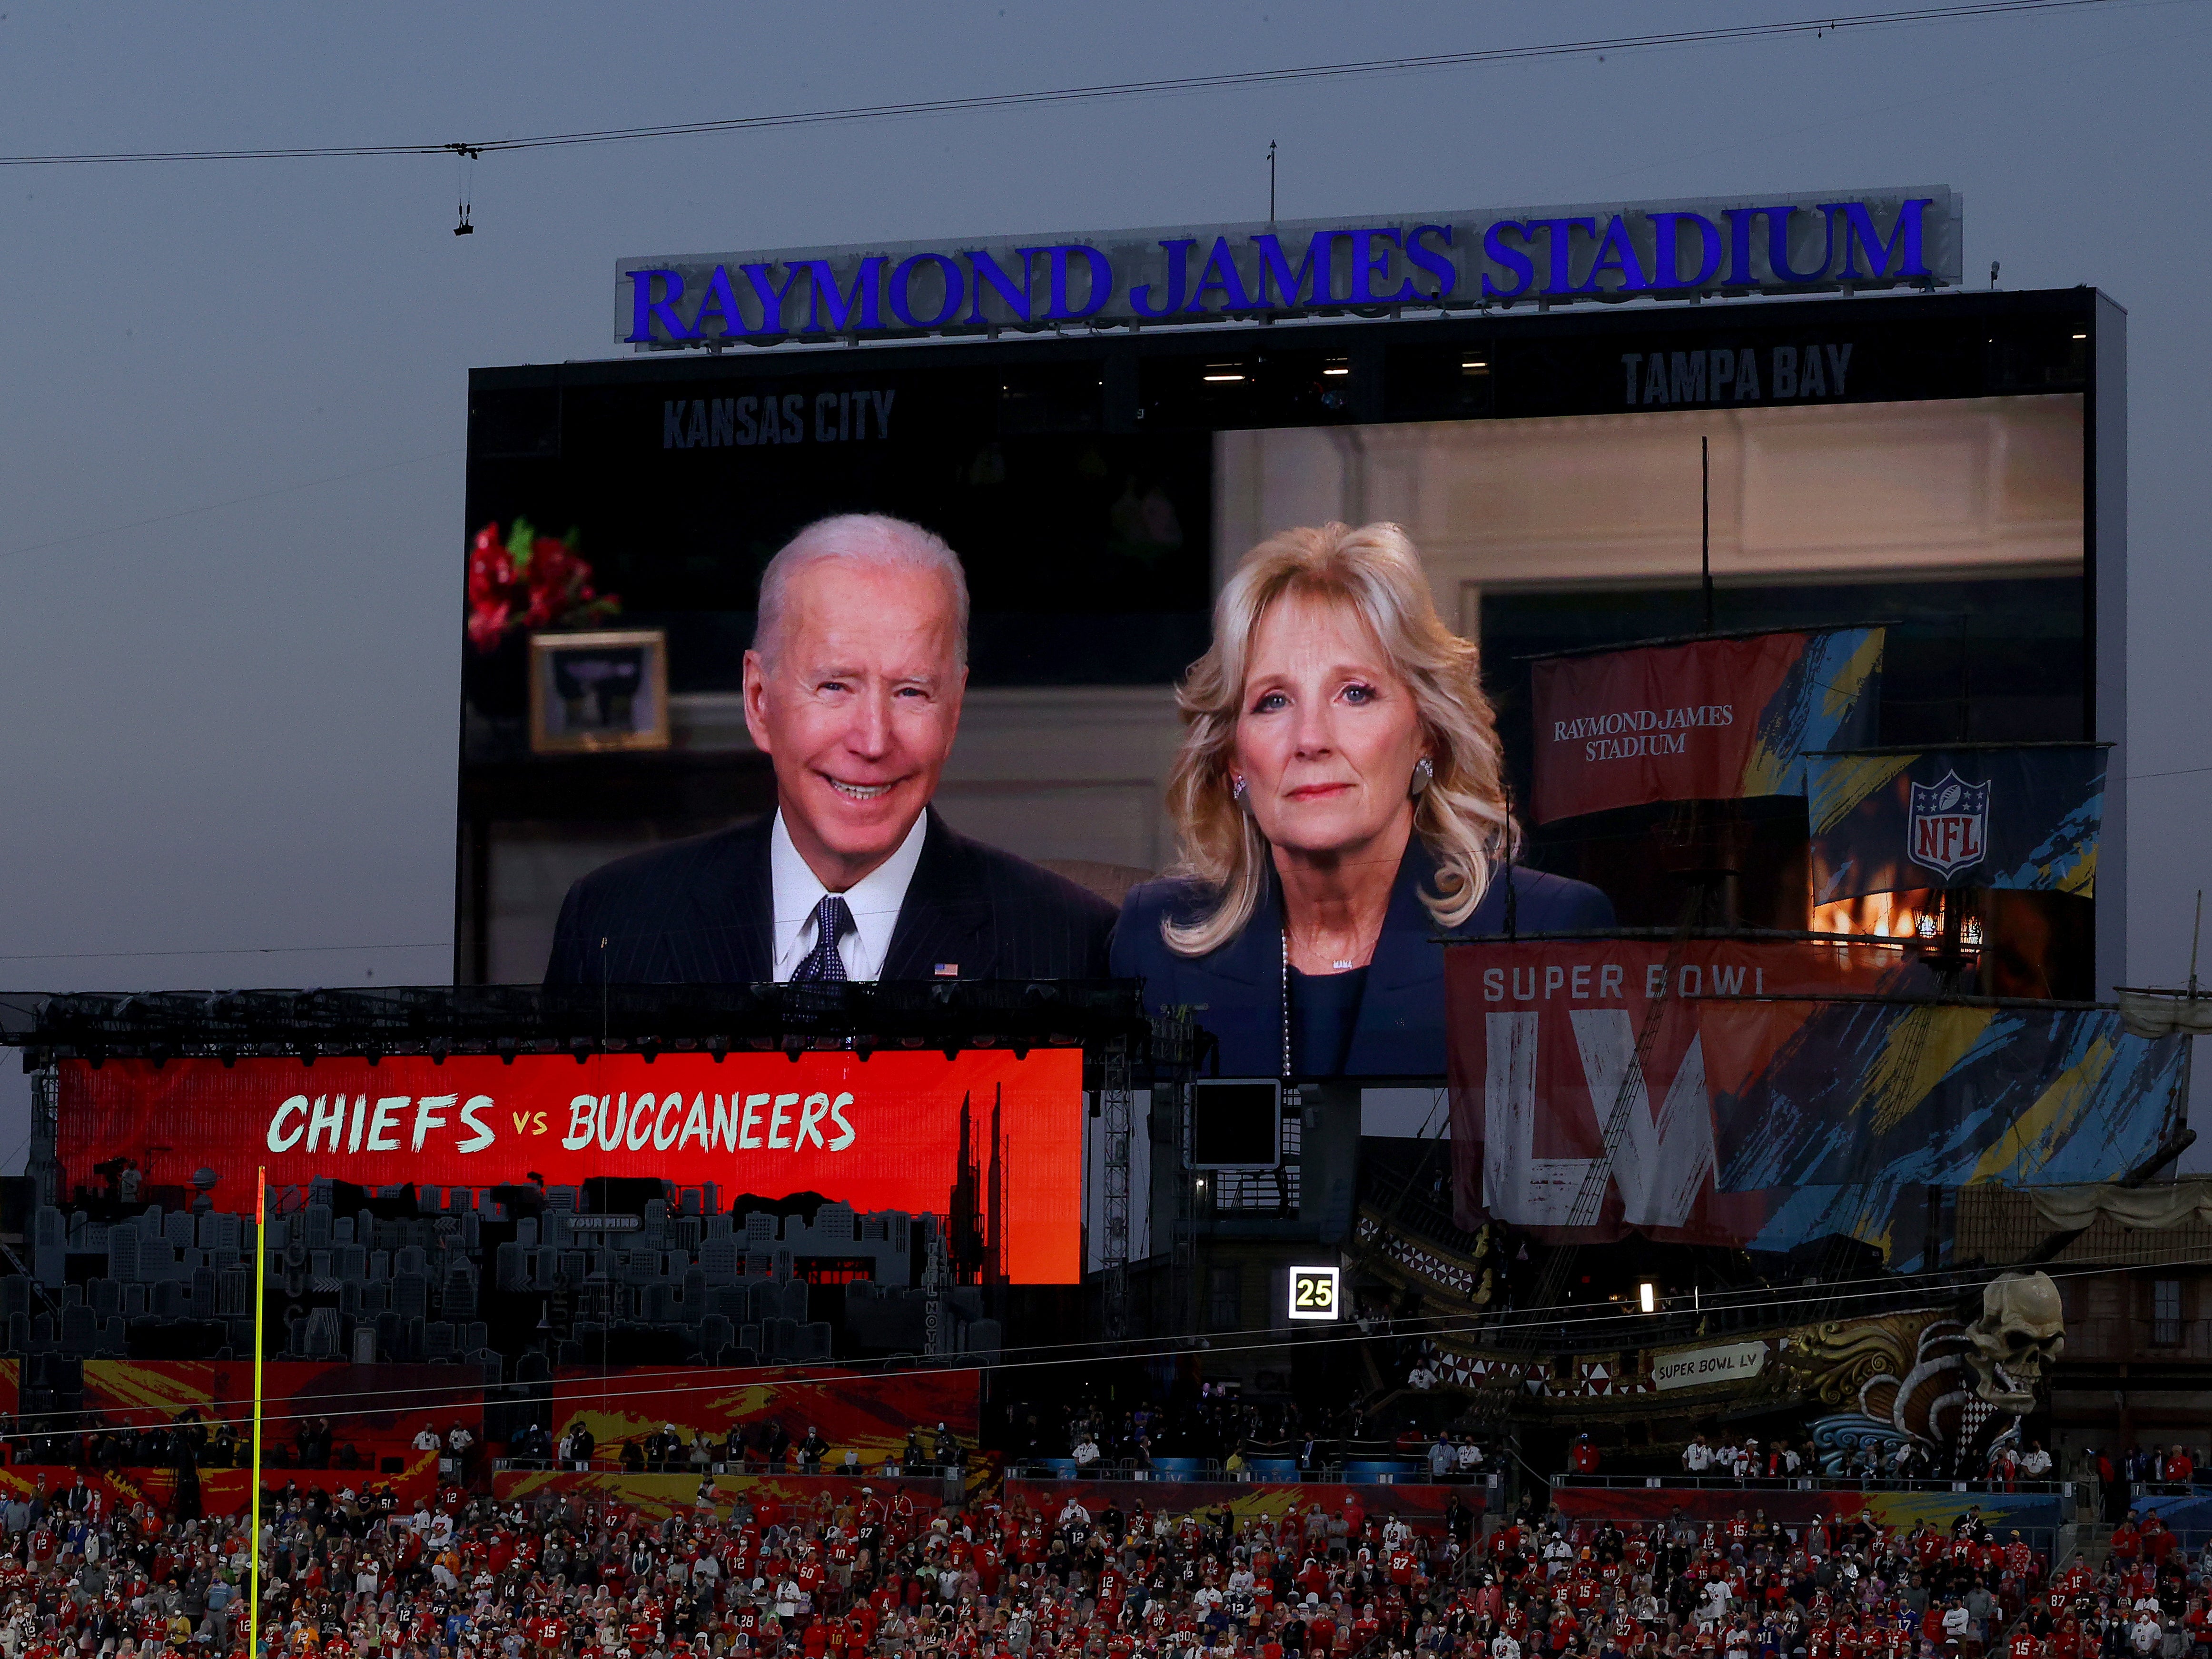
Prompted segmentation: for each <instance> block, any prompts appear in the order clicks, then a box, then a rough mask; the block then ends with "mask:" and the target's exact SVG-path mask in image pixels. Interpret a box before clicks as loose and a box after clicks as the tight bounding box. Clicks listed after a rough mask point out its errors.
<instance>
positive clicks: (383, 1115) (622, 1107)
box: [58, 1048, 1083, 1284]
mask: <svg viewBox="0 0 2212 1659" xmlns="http://www.w3.org/2000/svg"><path fill="white" fill-rule="evenodd" d="M1082 1091H1083V1056H1082V1054H1081V1053H1080V1051H1079V1050H1077V1049H1073V1048H1054V1049H1032V1050H1031V1051H1030V1052H1029V1053H1028V1054H1025V1055H1024V1056H1022V1057H1021V1058H1019V1059H1017V1058H1016V1057H1015V1056H1013V1055H1012V1054H1006V1053H1003V1052H1000V1051H995V1050H975V1049H970V1050H968V1051H965V1052H963V1053H962V1054H957V1055H955V1056H954V1057H952V1058H951V1059H949V1060H948V1059H947V1058H945V1056H944V1055H943V1054H937V1053H934V1052H932V1053H928V1054H914V1053H878V1054H874V1055H873V1056H872V1057H871V1058H869V1059H867V1060H862V1059H860V1057H859V1056H858V1055H856V1054H850V1053H845V1052H833V1053H809V1054H801V1055H799V1057H798V1059H797V1060H791V1059H788V1058H787V1057H785V1056H784V1055H782V1054H773V1055H763V1054H745V1055H737V1054H732V1055H731V1056H729V1057H728V1058H727V1059H726V1060H721V1061H720V1062H719V1063H718V1062H716V1061H715V1060H713V1059H712V1058H710V1057H709V1056H708V1055H705V1054H662V1055H660V1056H659V1057H658V1059H657V1060H652V1061H648V1060H645V1059H644V1058H643V1057H642V1056H641V1055H636V1054H607V1055H595V1056H593V1057H592V1059H591V1060H589V1061H588V1062H586V1064H584V1065H578V1064H577V1063H576V1062H575V1060H574V1059H572V1058H569V1057H567V1056H556V1055H523V1056H520V1057H518V1058H517V1059H515V1060H513V1062H512V1063H511V1064H502V1063H501V1061H500V1060H497V1059H495V1058H492V1057H489V1056H483V1055H469V1056H456V1057H454V1058H453V1059H450V1060H446V1061H445V1062H444V1063H443V1064H438V1063H435V1062H433V1061H431V1060H428V1059H425V1058H422V1057H419V1056H409V1057H404V1058H396V1059H390V1060H384V1061H383V1062H381V1063H380V1064H379V1065H374V1066H372V1065H370V1064H368V1062H367V1061H366V1060H320V1061H318V1062H317V1063H316V1064H314V1065H313V1066H308V1065H307V1064H305V1063H303V1062H301V1061H299V1060H267V1059H252V1060H238V1061H237V1062H236V1063H235V1064H234V1065H230V1066H225V1065H223V1064H222V1063H221V1062H220V1061H217V1060H170V1061H168V1062H167V1064H166V1065H162V1066H155V1064H154V1063H153V1062H151V1061H149V1060H109V1061H107V1062H106V1064H105V1065H103V1066H100V1067H98V1068H94V1066H91V1065H90V1064H89V1063H88V1062H86V1061H82V1060H66V1061H64V1062H63V1064H62V1067H61V1112H60V1133H59V1136H58V1141H59V1145H58V1152H59V1156H60V1162H61V1166H62V1170H63V1175H64V1182H65V1186H64V1190H67V1188H68V1186H69V1185H86V1186H91V1185H94V1184H95V1183H96V1180H97V1177H96V1176H95V1175H94V1165H96V1164H100V1163H102V1162H104V1161H105V1160H107V1159H110V1158H117V1157H128V1158H133V1159H135V1160H136V1161H137V1164H138V1167H139V1170H140V1172H141V1179H142V1180H143V1181H145V1182H158V1183H161V1184H168V1185H188V1184H189V1183H190V1182H191V1179H192V1176H193V1174H194V1172H195V1171H197V1170H200V1169H201V1168H203V1167H204V1168H207V1169H210V1170H213V1171H214V1172H215V1175H216V1190H215V1199H216V1206H217V1207H218V1208H221V1209H224V1210H231V1211H250V1210H251V1208H252V1201H253V1182H254V1170H255V1168H256V1166H258V1165H264V1164H265V1165H266V1166H267V1167H268V1170H269V1180H270V1184H271V1185H272V1186H301V1185H305V1184H306V1183H307V1182H309V1181H312V1180H313V1179H315V1178H316V1177H318V1176H329V1177H332V1178H334V1179H337V1180H340V1181H347V1182H354V1183H356V1185H359V1186H363V1187H372V1188H373V1187H379V1186H392V1185H398V1184H399V1183H402V1182H415V1183H417V1184H425V1185H433V1186H453V1187H468V1188H484V1187H492V1186H498V1185H501V1184H504V1183H520V1182H525V1181H527V1180H529V1179H530V1178H531V1176H532V1175H533V1174H535V1175H537V1176H542V1177H543V1178H544V1181H545V1183H546V1184H547V1185H548V1186H573V1185H576V1184H578V1183H580V1182H583V1181H584V1180H585V1179H586V1178H587V1177H589V1176H646V1177H651V1178H657V1179H660V1180H665V1181H671V1182H675V1183H677V1184H678V1186H700V1185H703V1184H704V1183H706V1182H714V1183H716V1184H717V1185H718V1187H719V1188H720V1194H721V1196H722V1197H723V1198H724V1199H727V1198H729V1197H733V1196H735V1195H736V1194H741V1193H756V1194H762V1195H763V1196H768V1197H775V1196H781V1195H782V1194H792V1193H805V1192H813V1193H819V1194H822V1195H823V1197H825V1198H829V1199H831V1200H837V1201H840V1202H842V1203H846V1204H849V1205H851V1206H853V1208H854V1210H855V1211H859V1212H870V1211H878V1210H904V1211H907V1212H909V1213H915V1214H939V1215H945V1214H951V1215H956V1216H957V1215H963V1214H969V1215H973V1216H975V1218H977V1219H978V1221H979V1223H980V1225H981V1228H982V1236H983V1237H984V1238H985V1239H986V1240H987V1244H988V1247H989V1249H991V1250H992V1251H993V1252H994V1254H995V1255H996V1257H997V1259H998V1262H999V1265H1000V1270H1001V1271H1002V1272H1003V1273H1004V1274H1005V1276H1006V1278H1007V1279H1009V1280H1011V1281H1012V1282H1015V1283H1020V1284H1073V1283H1074V1282H1076V1280H1077V1279H1079V1277H1080V1274H1081V1267H1082V1260H1081V1237H1080V1230H1081V1216H1082V1212H1083V1206H1082V1195H1083V1194H1082V1171H1083V1093H1082Z"/></svg>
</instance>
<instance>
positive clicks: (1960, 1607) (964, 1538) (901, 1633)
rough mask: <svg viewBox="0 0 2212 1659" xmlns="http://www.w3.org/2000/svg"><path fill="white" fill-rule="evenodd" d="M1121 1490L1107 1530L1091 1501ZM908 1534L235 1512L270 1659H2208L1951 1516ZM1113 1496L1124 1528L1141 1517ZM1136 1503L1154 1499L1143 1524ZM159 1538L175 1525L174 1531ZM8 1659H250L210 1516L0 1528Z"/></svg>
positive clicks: (1292, 1513)
mask: <svg viewBox="0 0 2212 1659" xmlns="http://www.w3.org/2000/svg"><path fill="white" fill-rule="evenodd" d="M1123 1492H1127V1494H1128V1495H1129V1496H1130V1498H1131V1499H1132V1501H1130V1502H1129V1503H1128V1504H1127V1506H1126V1507H1124V1506H1123V1504H1121V1501H1120V1498H1121V1495H1122V1493H1123ZM1061 1493H1062V1494H1063V1495H1060V1496H1056V1497H1055V1498H1054V1500H1053V1504H1057V1507H1056V1508H1055V1507H1053V1504H1047V1505H1045V1506H1044V1507H1042V1508H1031V1507H1030V1506H1029V1505H1027V1504H1024V1503H1022V1502H1020V1501H1018V1499H1017V1500H1012V1501H1003V1502H1002V1501H1000V1500H999V1499H998V1498H992V1497H989V1496H985V1497H983V1498H979V1499H978V1500H976V1501H975V1502H973V1503H972V1504H969V1506H968V1507H967V1508H965V1509H959V1508H952V1509H947V1510H943V1511H939V1512H932V1511H931V1510H928V1509H927V1506H926V1505H925V1506H918V1505H917V1504H915V1501H914V1499H913V1498H912V1497H911V1496H910V1495H909V1494H908V1491H907V1490H906V1489H904V1488H892V1487H889V1486H887V1487H886V1488H885V1490H884V1492H882V1493H878V1492H877V1491H876V1490H875V1489H873V1488H872V1487H871V1486H866V1485H865V1484H860V1483H854V1482H835V1483H828V1482H825V1483H823V1490H822V1492H821V1495H820V1496H819V1497H818V1498H815V1499H814V1500H812V1501H811V1502H807V1503H805V1504H800V1505H799V1506H797V1507H789V1506H787V1504H786V1502H785V1500H784V1499H783V1498H781V1497H779V1496H777V1495H776V1493H775V1490H774V1489H773V1488H769V1487H757V1488H753V1489H751V1490H750V1492H740V1493H739V1494H738V1496H737V1497H736V1498H735V1500H734V1502H732V1501H731V1500H730V1499H728V1498H726V1497H725V1498H720V1499H718V1498H717V1495H716V1492H715V1488H714V1483H713V1482H712V1481H711V1480H702V1483H701V1488H700V1491H699V1493H698V1495H697V1501H696V1504H694V1505H693V1506H691V1507H690V1509H688V1510H683V1511H680V1512H678V1513H676V1514H673V1515H670V1516H653V1515H651V1514H648V1513H647V1512H645V1511H643V1510H640V1509H638V1508H635V1507H633V1506H631V1505H629V1504H626V1503H624V1502H623V1501H622V1500H621V1499H620V1498H617V1497H616V1496H615V1495H613V1494H611V1493H610V1492H603V1491H598V1490H592V1491H578V1492H560V1493H548V1494H541V1495H539V1496H538V1497H537V1498H534V1499H532V1500H530V1501H529V1502H527V1503H524V1504H513V1503H510V1504H501V1503H497V1502H495V1501H494V1500H493V1499H492V1498H489V1497H488V1496H485V1495H483V1494H481V1493H477V1494H473V1495H472V1494H471V1493H469V1492H465V1491H464V1490H462V1489H461V1488H460V1487H459V1486H448V1487H447V1488H446V1489H445V1490H443V1491H442V1492H440V1493H439V1494H438V1496H437V1497H436V1498H435V1501H426V1502H424V1503H423V1504H421V1505H420V1506H419V1507H417V1508H415V1509H413V1510H409V1509H408V1508H407V1507H406V1506H405V1505H404V1504H400V1503H398V1501H397V1500H395V1499H394V1498H393V1497H392V1493H391V1490H390V1488H389V1487H388V1486H386V1487H370V1486H368V1485H367V1483H364V1484H363V1486H362V1489H361V1490H359V1491H356V1490H354V1489H351V1488H347V1489H345V1490H343V1491H341V1492H338V1493H337V1495H335V1496H332V1495H330V1494H328V1493H326V1492H323V1491H320V1490H314V1489H311V1490H306V1491H302V1490H301V1489H300V1488H299V1487H297V1486H294V1485H292V1484H291V1483H290V1481H289V1479H288V1480H287V1481H286V1483H285V1484H284V1485H283V1486H276V1487H275V1488H273V1489H272V1490H271V1492H270V1495H269V1498H268V1499H267V1503H266V1506H265V1508H264V1555H263V1563H264V1605H263V1619H262V1634H263V1638H264V1653H266V1654H267V1655H270V1656H275V1659H722V1656H732V1659H754V1656H763V1659H764V1656H770V1655H775V1656H783V1655H791V1656H798V1659H861V1656H868V1655H875V1654H893V1655H914V1656H917V1659H921V1656H927V1659H945V1656H949V1659H977V1656H990V1659H996V1656H1006V1659H1027V1656H1031V1655H1040V1656H1041V1655H1045V1654H1052V1655H1076V1654H1080V1655H1083V1656H1085V1659H1091V1656H1103V1659H1133V1656H1136V1655H1139V1654H1142V1655H1146V1656H1162V1659H1201V1656H1206V1659H1235V1656H1249V1659H1285V1656H1306V1659H1352V1656H1369V1659H1382V1656H1384V1655H1391V1654H1400V1653H1410V1654H1417V1655H1421V1656H1434V1659H1455V1656H1464V1659H1723V1656H1724V1659H1753V1656H1754V1655H1756V1656H1759V1659H1796V1656H1802V1659H1983V1656H1990V1659H1995V1656H1996V1654H1997V1653H1998V1652H1999V1651H2000V1650H2002V1654H2003V1656H2004V1659H2212V1630H2208V1615H2207V1613H2206V1601H2205V1592H2206V1583H2205V1579H2204V1569H2205V1568H2206V1566H2207V1565H2208V1563H2207V1562H2206V1561H2204V1560H2202V1559H2197V1560H2192V1559H2191V1557H2190V1555H2189V1553H2187V1552H2186V1550H2185V1549H2184V1548H2182V1547H2180V1546H2179V1541H2177V1539H2176V1536H2175V1534H2172V1532H2170V1531H2167V1530H2166V1529H2165V1528H2163V1527H2162V1526H2161V1525H2160V1524H2159V1523H2158V1522H2156V1521H2155V1519H2152V1520H2149V1521H2147V1522H2144V1523H2143V1524H2142V1525H2141V1526H2137V1525H2136V1524H2135V1523H2134V1522H2130V1523H2128V1524H2126V1525H2124V1526H2123V1527H2121V1528H2119V1529H2118V1531H2117V1532H2116V1533H2115V1534H2113V1536H2112V1541H2111V1546H2110V1554H2109V1558H2108V1559H2106V1561H2104V1562H2103V1563H2101V1564H2100V1565H2091V1564H2089V1563H2088V1562H2087V1561H2084V1560H2080V1559H2077V1560H2075V1561H2073V1562H2070V1563H2069V1564H2067V1565H2066V1566H2065V1567H2064V1568H2063V1571H2060V1572H2058V1573H2057V1575H2056V1576H2055V1577H2054V1576H2053V1575H2052V1574H2051V1571H2050V1569H2049V1564H2048V1562H2047V1560H2046V1559H2045V1557H2044V1555H2043V1554H2042V1553H2039V1551H2038V1550H2036V1549H2034V1548H2033V1547H2031V1546H2030V1544H2029V1543H2028V1542H2027V1541H2024V1540H2023V1539H2022V1538H2021V1535H2020V1534H2017V1533H2010V1534H2005V1535H2003V1536H2000V1535H1998V1534H1996V1533H1995V1532H1994V1531H1992V1530H1991V1529H1990V1528H1989V1527H1987V1526H1985V1525H1984V1524H1983V1523H1982V1522H1981V1520H1980V1517H1979V1516H1978V1514H1977V1513H1975V1512H1972V1511H1969V1513H1968V1514H1967V1515H1966V1516H1965V1517H1964V1518H1963V1519H1962V1520H1961V1521H1960V1522H1959V1523H1958V1524H1957V1525H1955V1526H1954V1527H1952V1528H1936V1527H1934V1526H1929V1525H1923V1526H1920V1527H1918V1528H1914V1529H1912V1530H1911V1531H1907V1532H1899V1531H1895V1530H1893V1529H1891V1528H1885V1527H1883V1526H1881V1524H1880V1523H1879V1522H1877V1521H1876V1519H1875V1516H1873V1515H1872V1514H1871V1513H1870V1512H1867V1513H1862V1514H1860V1515H1859V1516H1857V1517H1855V1518H1852V1519H1849V1520H1838V1521H1833V1522H1825V1523H1821V1524H1819V1525H1815V1526H1812V1527H1809V1528H1800V1529H1796V1531H1795V1532H1794V1533H1793V1531H1792V1529H1790V1528H1784V1527H1781V1526H1779V1525H1777V1524H1774V1523H1773V1522H1770V1521H1769V1520H1768V1518H1767V1516H1766V1515H1765V1511H1764V1510H1761V1509H1756V1508H1753V1509H1750V1510H1748V1511H1747V1510H1742V1509H1740V1510H1737V1512H1736V1514H1735V1516H1734V1517H1733V1518H1732V1519H1730V1520H1729V1521H1727V1522H1718V1523H1705V1524H1699V1523H1694V1522H1689V1521H1686V1520H1684V1519H1682V1518H1681V1517H1680V1516H1679V1515H1678V1516H1676V1518H1675V1519H1674V1520H1673V1521H1672V1522H1650V1523H1646V1524H1644V1525H1641V1526H1628V1527H1622V1526H1617V1525H1614V1524H1611V1523H1607V1522H1572V1523H1570V1522H1565V1521H1564V1520H1562V1519H1561V1518H1560V1517H1559V1516H1558V1515H1557V1514H1556V1512H1555V1513H1554V1514H1553V1515H1552V1516H1549V1517H1547V1518H1546V1519H1544V1520H1542V1521H1538V1520H1534V1519H1521V1520H1509V1521H1507V1522H1505V1523H1504V1525H1502V1526H1498V1527H1496V1528H1494V1529H1493V1530H1491V1531H1489V1532H1488V1533H1487V1534H1484V1533H1482V1532H1480V1530H1479V1528H1478V1526H1477V1517H1476V1515H1475V1512H1474V1510H1471V1509H1470V1508H1468V1506H1467V1505H1466V1504H1465V1503H1464V1502H1463V1501H1462V1498H1461V1497H1460V1495H1459V1493H1458V1492H1457V1491H1456V1490H1455V1491H1454V1492H1453V1494H1452V1495H1451V1497H1450V1498H1449V1504H1448V1507H1447V1508H1446V1509H1445V1510H1444V1511H1443V1516H1442V1517H1441V1524H1431V1525H1430V1526H1429V1527H1427V1528H1425V1529H1424V1528H1417V1527H1415V1526H1414V1525H1413V1524H1412V1523H1411V1522H1409V1521H1408V1520H1407V1518H1404V1517H1401V1516H1398V1515H1396V1514H1394V1513H1391V1512H1389V1511H1387V1510H1384V1511H1380V1512H1378V1511H1377V1510H1373V1509H1370V1508H1369V1507H1367V1506H1366V1505H1364V1504H1363V1503H1362V1501H1361V1499H1360V1498H1359V1497H1358V1495H1357V1493H1356V1492H1355V1493H1352V1494H1351V1495H1348V1496H1347V1497H1346V1498H1345V1500H1344V1501H1343V1502H1342V1503H1341V1504H1340V1506H1338V1507H1335V1508H1324V1507H1322V1505H1320V1504H1303V1505H1300V1504H1290V1505H1289V1506H1288V1507H1284V1508H1279V1509H1275V1510H1273V1512H1272V1513H1268V1514H1248V1515H1243V1516H1232V1515H1231V1512H1230V1511H1228V1510H1215V1511H1212V1512H1209V1513H1188V1514H1184V1513H1178V1512H1177V1511H1176V1509H1175V1508H1174V1506H1173V1498H1174V1494H1173V1490H1172V1488H1171V1487H1170V1488H1164V1489H1157V1490H1151V1491H1148V1490H1146V1489H1144V1488H1139V1487H1130V1488H1121V1489H1109V1488H1099V1487H1095V1486H1092V1487H1078V1486H1073V1485H1070V1486H1065V1487H1063V1488H1062V1489H1061ZM1139 1498H1152V1500H1153V1504H1152V1506H1151V1507H1148V1506H1147V1504H1146V1502H1144V1501H1139ZM1161 1500H1164V1502H1162V1501H1161ZM184 1507H185V1509H186V1510H189V1509H190V1508H191V1505H189V1504H187V1505H185V1506H184ZM0 1535H3V1536H4V1541H5V1551H6V1553H5V1555H4V1557H0V1652H4V1654H5V1655H6V1659H72V1656H73V1659H153V1656H155V1655H167V1654H174V1655H185V1654H195V1655H204V1656H211V1659H212V1656H224V1659H228V1656H231V1655H235V1654H240V1653H242V1652H243V1651H244V1650H245V1648H246V1605H245V1595H246V1585H247V1583H248V1582H249V1580H248V1577H247V1566H248V1563H247V1547H246V1526H245V1524H244V1523H243V1522H242V1519H241V1518H240V1517H235V1516H196V1515H191V1514H188V1513H173V1514H169V1515H163V1514H161V1513H157V1512H156V1511H155V1510H153V1509H152V1508H151V1507H150V1506H149V1505H146V1504H138V1505H136V1506H134V1507H131V1508H130V1509H127V1510H112V1511H111V1510H107V1509H106V1508H105V1507H104V1501H103V1497H102V1494H101V1492H100V1488H99V1487H98V1486H96V1485H88V1484H86V1483H84V1482H83V1481H82V1480H81V1479H79V1480H73V1481H72V1482H71V1484H70V1485H69V1486H66V1487H64V1488H62V1489H59V1490H58V1491H54V1492H51V1493H49V1492H46V1490H45V1489H44V1488H43V1486H40V1487H36V1488H33V1489H31V1490H29V1491H25V1492H17V1493H16V1494H15V1495H14V1496H12V1497H11V1498H9V1500H8V1501H7V1502H6V1504H4V1505H0Z"/></svg>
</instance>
